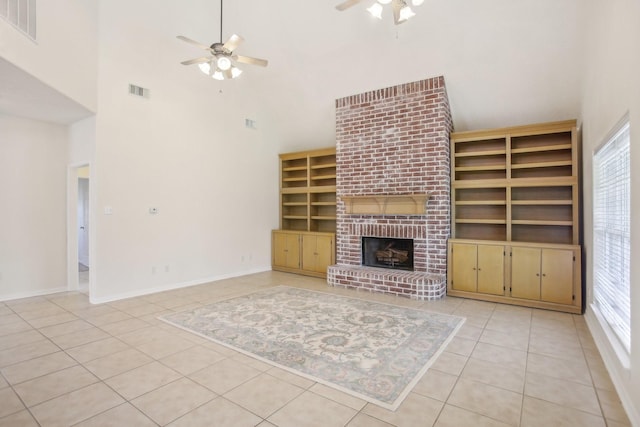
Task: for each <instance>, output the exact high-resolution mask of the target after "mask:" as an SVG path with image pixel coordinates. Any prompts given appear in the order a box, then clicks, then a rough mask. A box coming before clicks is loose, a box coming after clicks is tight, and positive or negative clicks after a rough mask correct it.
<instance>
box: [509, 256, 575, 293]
mask: <svg viewBox="0 0 640 427" xmlns="http://www.w3.org/2000/svg"><path fill="white" fill-rule="evenodd" d="M575 253H576V250H575V249H573V250H572V249H551V248H530V247H514V248H512V252H511V257H512V260H511V267H512V269H513V271H516V272H517V274H516V275H513V276H512V278H511V296H513V297H516V298H526V299H532V300H540V301H546V302H550V303H556V304H567V305H570V304H572V303H573V297H574V292H573V291H574V288H573V283H574V278H573V275H574V274H573V271H574V268H572V267H573V263H574V262H575ZM568 267H571V268H568Z"/></svg>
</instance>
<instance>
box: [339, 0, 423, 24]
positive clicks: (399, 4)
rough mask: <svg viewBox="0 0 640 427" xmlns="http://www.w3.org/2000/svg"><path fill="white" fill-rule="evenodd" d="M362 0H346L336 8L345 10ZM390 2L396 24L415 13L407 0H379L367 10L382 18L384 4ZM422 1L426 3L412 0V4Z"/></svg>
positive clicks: (419, 3)
mask: <svg viewBox="0 0 640 427" xmlns="http://www.w3.org/2000/svg"><path fill="white" fill-rule="evenodd" d="M362 1H363V0H346V1H344V2H342V3H340V4H339V5H337V6H336V9H338V10H339V11H343V10H346V9H349V8H350V7H351V6H355V5H356V4H358V3H360V2H362ZM389 3H391V7H392V8H393V22H394V23H395V24H396V25H398V24H402V23H404V22H406V21H407V20H408V19H409V18H411V17H412V16H414V15H415V13H414V12H413V10H411V8H410V7H409V5H408V4H407V0H377V1H375V2H374V3H373V4H372V5H371V6H370V7H368V8H367V11H369V13H370V14H371V15H373V16H375V17H376V18H378V19H382V10H383V5H387V4H389ZM422 3H424V0H411V4H412V5H413V6H420V5H421V4H422Z"/></svg>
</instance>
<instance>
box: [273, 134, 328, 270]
mask: <svg viewBox="0 0 640 427" xmlns="http://www.w3.org/2000/svg"><path fill="white" fill-rule="evenodd" d="M279 157H280V229H279V230H274V231H273V233H272V262H271V266H272V268H273V269H274V270H279V271H287V272H290V273H299V274H304V275H310V276H316V277H326V275H327V271H326V270H327V266H328V265H332V264H335V231H336V185H335V184H336V149H335V147H330V148H323V149H319V150H309V151H300V152H295V153H284V154H280V156H279Z"/></svg>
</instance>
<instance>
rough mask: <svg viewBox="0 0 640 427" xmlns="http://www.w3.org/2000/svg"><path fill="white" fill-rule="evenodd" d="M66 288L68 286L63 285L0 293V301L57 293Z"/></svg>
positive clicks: (65, 290) (66, 289)
mask: <svg viewBox="0 0 640 427" xmlns="http://www.w3.org/2000/svg"><path fill="white" fill-rule="evenodd" d="M68 290H69V288H67V287H66V286H65V287H63V288H53V289H41V290H36V291H30V292H18V293H15V294H7V295H0V301H12V300H17V299H23V298H33V297H41V296H43V295H51V294H57V293H59V292H67V291H68Z"/></svg>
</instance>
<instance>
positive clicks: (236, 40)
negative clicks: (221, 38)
mask: <svg viewBox="0 0 640 427" xmlns="http://www.w3.org/2000/svg"><path fill="white" fill-rule="evenodd" d="M243 41H244V39H243V38H242V37H240V36H239V35H237V34H234V35H232V36H231V37H229V40H227V41H226V43H225V44H224V45H223V46H222V47H224V48H225V49H227V50H228V51H229V52H233V51H234V50H235V48H237V47H238V46H240V43H242V42H243Z"/></svg>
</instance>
